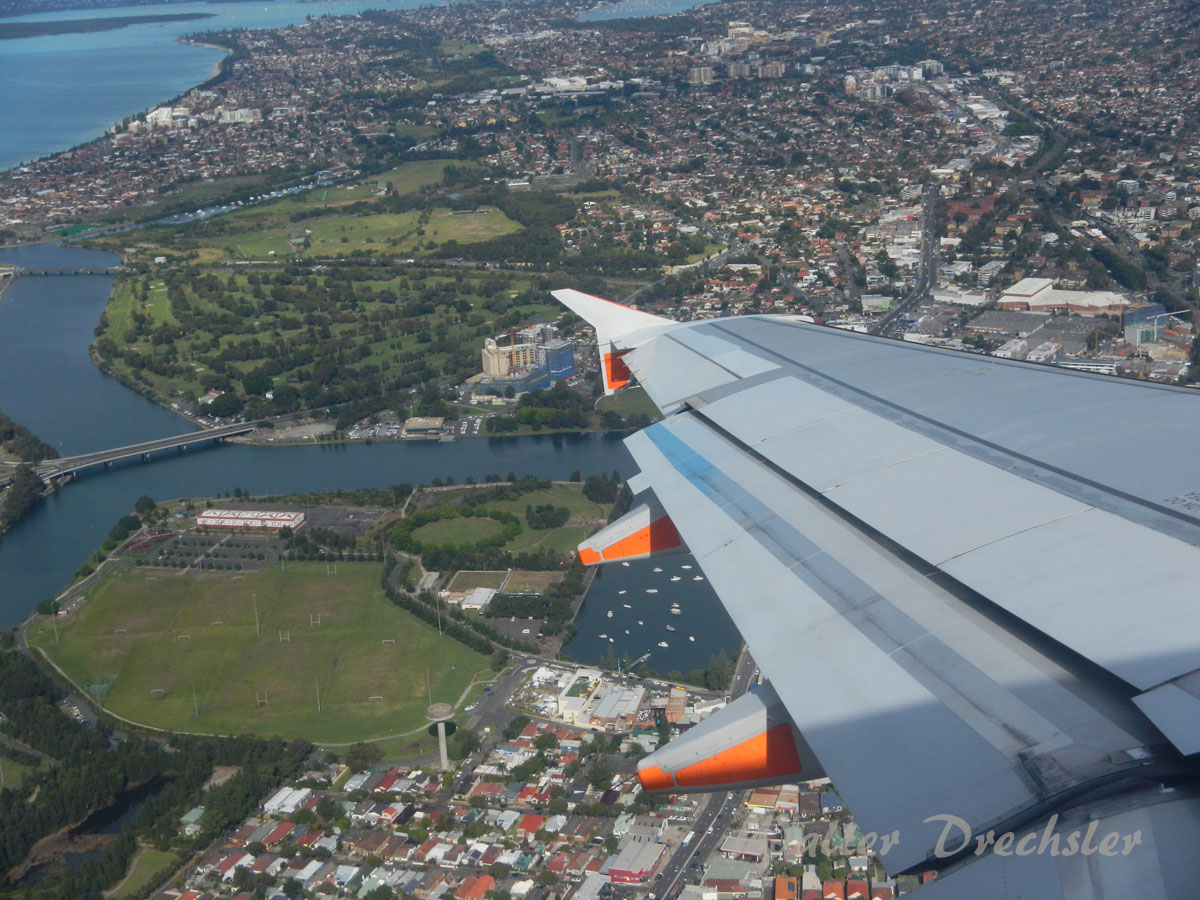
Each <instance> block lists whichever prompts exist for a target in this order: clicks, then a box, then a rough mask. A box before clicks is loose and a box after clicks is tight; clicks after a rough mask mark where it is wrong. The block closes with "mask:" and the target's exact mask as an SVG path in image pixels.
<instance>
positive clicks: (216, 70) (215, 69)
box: [175, 38, 233, 93]
mask: <svg viewBox="0 0 1200 900" xmlns="http://www.w3.org/2000/svg"><path fill="white" fill-rule="evenodd" d="M175 43H177V44H190V45H191V46H193V47H206V48H208V49H209V50H220V51H221V52H222V53H224V54H225V55H224V56H222V57H221V58H220V59H218V60H217V61H216V62H215V63H213V64H212V68H211V69H209V70H208V75H207V76H205V78H204V81H201V82H200V83H199V84H194V85H192V86H191V87H190V88H188V90H189V91H194V90H195V89H196V88H198V87H199V86H200V85H201V84H204V82H205V81H211V80H212V79H214V78H216V77H217V76H218V75H220V74H221V64H222V63H224V62H225V60H226V59H228V58H229V56H230V54H232V53H233V51H232V50H230V49H229V48H228V47H223V46H222V45H220V44H210V43H206V42H205V41H194V40H191V39H190V38H178V39H177V40H176V41H175ZM184 93H187V92H186V91H185V92H184Z"/></svg>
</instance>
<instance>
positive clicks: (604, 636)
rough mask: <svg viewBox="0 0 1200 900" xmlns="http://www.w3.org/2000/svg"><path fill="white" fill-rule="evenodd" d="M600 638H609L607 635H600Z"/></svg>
mask: <svg viewBox="0 0 1200 900" xmlns="http://www.w3.org/2000/svg"><path fill="white" fill-rule="evenodd" d="M600 637H601V638H606V637H608V635H607V634H601V635H600Z"/></svg>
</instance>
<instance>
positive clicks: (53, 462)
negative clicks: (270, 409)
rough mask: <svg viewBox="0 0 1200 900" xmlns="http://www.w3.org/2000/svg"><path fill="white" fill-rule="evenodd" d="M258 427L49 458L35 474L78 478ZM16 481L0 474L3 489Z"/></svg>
mask: <svg viewBox="0 0 1200 900" xmlns="http://www.w3.org/2000/svg"><path fill="white" fill-rule="evenodd" d="M256 427H257V425H256V424H255V423H246V422H241V423H237V424H234V425H220V426H218V427H216V428H206V429H204V430H203V431H192V432H189V433H187V434H178V435H175V436H174V437H165V438H158V439H156V440H153V441H143V442H142V443H140V444H129V445H127V446H125V447H114V448H113V449H111V450H99V451H96V452H95V453H81V454H79V455H78V456H63V457H60V458H59V459H47V460H43V461H42V462H40V463H38V464H37V465H36V466H34V471H35V472H37V474H38V475H39V476H41V478H42V480H43V481H53V480H55V479H60V478H64V477H68V476H72V475H75V474H76V473H78V472H80V471H81V470H83V469H89V468H92V467H93V466H103V467H106V468H107V467H109V466H111V465H112V464H113V463H115V462H120V461H121V460H125V459H134V458H139V457H140V458H141V459H143V460H149V459H150V458H151V456H152V455H153V454H155V453H161V452H163V451H166V450H177V451H179V452H182V451H184V450H186V449H187V448H188V447H191V446H195V445H197V444H204V443H210V442H220V441H223V440H225V438H230V437H235V436H236V435H239V434H248V433H249V432H251V431H253V430H254V429H255V428H256ZM11 482H12V472H11V470H10V471H7V472H2V473H0V487H7V486H8V485H9V484H10V483H11Z"/></svg>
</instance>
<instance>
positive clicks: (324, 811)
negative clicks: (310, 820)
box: [317, 794, 342, 822]
mask: <svg viewBox="0 0 1200 900" xmlns="http://www.w3.org/2000/svg"><path fill="white" fill-rule="evenodd" d="M341 814H342V810H341V808H340V807H339V806H338V804H337V801H336V800H334V799H333V798H332V797H330V796H329V795H328V794H326V795H325V796H323V797H322V798H321V799H320V800H318V801H317V816H319V817H320V819H321V821H322V822H332V821H334V820H335V819H337V818H339V817H340V816H341Z"/></svg>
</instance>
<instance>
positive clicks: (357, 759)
mask: <svg viewBox="0 0 1200 900" xmlns="http://www.w3.org/2000/svg"><path fill="white" fill-rule="evenodd" d="M381 759H383V751H382V750H380V749H379V745H378V744H366V743H363V742H361V741H360V742H359V743H357V744H352V745H351V746H350V751H349V752H348V753H347V754H346V765H348V766H349V767H350V768H351V770H352V771H355V772H359V771H362V770H363V769H369V768H370V767H371V766H372V765H374V764H375V763H377V762H379V760H381Z"/></svg>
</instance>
